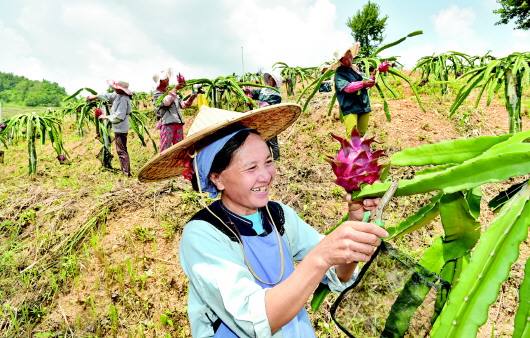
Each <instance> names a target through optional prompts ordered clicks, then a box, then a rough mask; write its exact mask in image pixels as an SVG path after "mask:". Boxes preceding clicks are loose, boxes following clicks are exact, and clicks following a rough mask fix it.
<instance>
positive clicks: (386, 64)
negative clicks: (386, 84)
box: [377, 61, 390, 73]
mask: <svg viewBox="0 0 530 338" xmlns="http://www.w3.org/2000/svg"><path fill="white" fill-rule="evenodd" d="M377 69H378V70H379V72H381V73H386V72H388V69H390V63H389V62H388V61H383V62H381V64H380V65H379V67H377Z"/></svg>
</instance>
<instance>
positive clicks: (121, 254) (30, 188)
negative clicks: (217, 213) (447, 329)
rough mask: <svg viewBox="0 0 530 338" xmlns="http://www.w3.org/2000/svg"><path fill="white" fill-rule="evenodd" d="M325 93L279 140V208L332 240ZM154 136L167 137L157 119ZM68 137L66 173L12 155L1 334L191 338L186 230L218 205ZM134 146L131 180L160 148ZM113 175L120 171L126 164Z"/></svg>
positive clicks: (0, 216)
mask: <svg viewBox="0 0 530 338" xmlns="http://www.w3.org/2000/svg"><path fill="white" fill-rule="evenodd" d="M393 86H394V88H395V89H396V91H397V93H398V97H399V98H400V101H398V100H396V99H390V98H389V101H391V102H392V103H396V104H397V103H399V102H402V100H411V101H412V102H413V106H414V107H416V104H415V103H414V101H413V100H414V99H411V98H410V93H409V92H408V91H407V89H406V86H404V85H400V84H398V83H394V82H393ZM425 90H426V91H427V90H429V91H431V92H425V93H424V94H423V96H422V100H424V103H425V105H426V108H427V110H428V111H429V112H433V111H434V112H435V111H436V109H438V110H439V111H440V113H439V115H440V116H442V117H443V114H444V111H445V110H446V109H447V107H448V106H449V105H450V102H451V97H450V96H449V97H441V96H436V95H435V94H434V89H428V88H426V89H425ZM387 94H388V93H387ZM319 95H320V94H317V97H318V98H317V101H316V102H315V103H314V104H312V105H311V108H310V111H311V113H310V114H309V113H308V114H304V115H303V116H302V117H301V119H300V120H299V121H298V122H297V124H296V125H295V126H294V127H293V129H292V130H288V131H287V132H286V133H284V134H282V135H280V146H281V152H282V158H281V160H280V161H279V162H278V179H277V183H276V185H275V187H274V189H273V191H272V199H275V200H280V201H282V202H284V203H286V204H288V205H290V206H291V207H293V208H294V209H295V210H296V211H297V212H298V213H299V214H300V215H301V216H302V217H303V218H304V219H305V220H306V221H307V222H308V223H309V224H312V225H313V226H314V227H315V228H316V229H318V230H319V231H324V230H325V229H328V228H330V227H331V226H333V225H335V223H336V222H337V219H338V218H339V217H340V216H342V214H343V213H344V211H345V208H344V205H343V202H342V200H341V198H342V190H341V189H340V188H338V187H336V186H335V185H334V184H333V182H332V181H333V179H332V176H331V171H330V169H329V165H328V164H327V163H326V162H325V161H324V160H323V155H324V154H332V153H333V152H334V151H336V150H337V143H336V142H334V141H332V140H331V139H330V138H329V132H330V131H333V132H336V133H340V132H341V130H342V126H341V125H340V122H338V121H337V120H335V119H334V118H333V116H331V117H330V116H328V115H327V104H326V103H327V102H323V101H322V100H323V99H322V98H321V97H320V96H319ZM322 97H324V96H322ZM372 97H373V98H374V99H373V102H374V103H378V102H380V101H379V99H378V98H377V95H372ZM387 97H390V95H387ZM466 104H467V103H466ZM317 106H319V108H316V107H317ZM396 107H397V108H399V106H396ZM469 107H470V106H466V105H465V106H463V107H462V109H463V110H465V109H470V108H469ZM14 108H16V107H14ZM335 109H336V108H335ZM5 111H7V109H6V108H5ZM10 111H15V112H16V111H17V110H16V109H14V110H10ZM193 112H194V111H193V110H188V111H186V114H185V116H186V117H187V118H188V119H189V118H191V116H193ZM394 112H395V113H396V114H397V113H400V111H398V109H396V110H395V111H394ZM476 113H480V112H476V111H470V114H469V116H468V117H467V120H465V121H463V122H461V121H460V120H458V119H454V120H449V119H446V121H447V124H448V125H451V126H453V125H458V124H459V123H462V127H461V128H457V129H458V130H459V131H460V132H461V133H463V134H464V135H465V133H466V132H467V130H468V129H469V128H471V126H472V125H474V124H476V120H474V116H476ZM382 115H383V112H382V109H379V110H375V111H374V120H373V123H374V124H372V125H371V128H370V131H369V132H370V133H372V135H376V137H377V139H378V140H379V141H383V142H385V144H384V145H381V147H383V146H384V147H388V148H389V149H393V150H392V151H395V150H397V149H401V148H402V147H403V144H405V145H406V144H407V143H406V142H407V141H408V140H407V139H406V136H407V135H401V136H400V137H399V138H397V139H396V138H393V137H392V136H391V135H392V134H391V131H392V128H393V126H392V124H388V123H387V122H384V121H385V120H384V118H381V119H380V120H378V117H379V116H382ZM188 121H189V120H188ZM376 121H377V123H378V126H379V127H378V129H377V130H376V129H374V128H373V126H374V125H375V122H376ZM187 126H189V124H188V125H187ZM421 126H424V127H423V128H422V129H421V130H422V132H421V137H423V138H424V141H425V142H426V141H429V140H430V139H431V138H432V137H433V135H434V132H435V131H436V127H435V126H434V124H433V123H432V121H430V120H427V121H425V122H422V123H421ZM150 128H151V129H150V130H151V131H152V134H153V135H157V134H158V132H157V130H156V129H154V121H151V125H150ZM63 130H64V131H65V137H64V142H65V147H66V149H67V151H68V152H69V154H70V163H69V164H67V165H60V164H59V163H58V162H57V160H56V159H55V156H56V155H55V153H54V151H53V149H52V147H51V146H50V145H49V144H45V145H40V144H39V145H38V146H37V154H38V164H37V174H36V175H35V176H34V177H28V176H27V151H26V148H25V144H16V145H11V146H10V147H9V148H8V149H7V150H6V157H5V163H4V164H3V165H2V166H1V167H0V170H1V175H2V176H1V177H0V179H1V182H0V184H1V189H0V190H1V191H0V304H1V306H0V336H5V337H17V336H30V335H33V336H41V337H54V336H64V335H71V334H72V332H73V334H74V335H75V336H109V335H110V336H111V335H116V336H128V335H129V336H157V337H158V336H162V337H163V336H172V337H189V336H191V334H190V328H189V325H188V321H187V315H186V293H187V284H186V279H185V277H184V274H183V272H182V270H181V269H180V267H179V260H178V256H177V248H178V242H179V239H180V234H181V231H182V227H183V225H184V224H185V223H186V221H187V220H188V219H189V218H190V217H191V216H192V215H193V214H194V213H195V212H196V211H197V210H199V209H200V208H201V204H200V202H201V201H202V202H203V203H209V202H210V200H209V199H208V198H204V197H203V196H200V195H199V194H198V193H196V192H194V191H192V190H191V189H190V187H189V185H188V182H186V181H184V180H182V179H181V178H175V179H173V180H169V181H165V182H159V183H153V184H142V183H139V182H138V181H137V180H136V179H134V178H132V179H129V178H126V177H124V176H122V175H120V174H119V173H117V172H112V171H106V170H102V169H101V165H100V162H99V161H98V159H97V158H96V157H95V155H96V154H97V152H98V151H99V149H100V147H101V145H100V144H99V142H97V141H96V140H94V138H93V133H94V131H93V130H91V129H87V133H86V135H85V137H80V136H78V135H77V133H76V130H75V126H74V125H73V120H72V119H66V120H65V121H64V123H63ZM287 135H289V136H287ZM413 136H414V137H418V135H413ZM128 146H129V152H130V155H131V161H132V162H131V166H132V171H133V173H137V172H138V171H139V169H140V168H141V166H142V165H143V164H144V163H145V162H146V161H147V160H148V159H149V158H151V157H152V155H153V150H152V148H151V147H150V146H148V147H147V148H144V147H142V146H141V145H140V143H139V142H138V140H137V139H133V138H131V140H130V141H129V144H128ZM113 154H114V149H113ZM113 166H114V167H115V168H119V163H118V160H117V156H114V159H113ZM405 174H406V173H404V174H403V175H405ZM421 203H424V201H423V200H421V199H419V198H416V199H413V198H411V199H408V200H407V199H398V200H396V202H395V205H393V207H392V210H391V211H389V212H388V214H387V215H386V220H387V221H388V222H389V223H391V222H395V221H398V220H400V219H403V218H404V217H406V215H407V214H410V213H411V212H413V211H414V210H416V208H417V207H418V206H419V205H421ZM435 224H436V223H435ZM438 234H439V228H437V227H436V226H434V225H433V226H429V227H426V228H424V229H421V230H420V231H416V232H414V233H412V234H409V235H406V236H404V237H403V238H401V239H400V240H399V241H397V245H398V246H399V247H400V248H402V250H404V251H406V252H407V253H409V254H411V255H414V256H416V257H418V256H420V255H421V252H422V248H424V247H425V246H426V245H429V244H430V242H431V241H432V239H433V237H435V236H436V235H438ZM367 295H368V296H369V295H370V293H367V294H366V295H364V296H366V297H368V296H367ZM364 296H363V297H364ZM514 297H516V296H514ZM334 298H335V296H331V297H329V299H327V300H326V301H325V302H324V305H323V308H322V310H321V311H320V312H318V313H312V314H311V319H312V322H313V323H315V327H316V331H317V335H318V336H320V337H341V334H340V333H339V330H338V329H337V328H336V327H335V325H333V324H331V323H330V318H329V316H328V314H327V311H328V310H329V307H330V304H331V302H332V301H333V300H334ZM504 299H505V302H506V299H509V297H508V296H505V297H504ZM504 306H505V307H506V304H504ZM508 308H509V307H508ZM383 314H384V313H383V311H376V313H375V315H377V316H380V317H381V316H383ZM65 318H66V320H65ZM507 326H509V325H508V324H507Z"/></svg>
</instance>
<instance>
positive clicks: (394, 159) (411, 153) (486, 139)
mask: <svg viewBox="0 0 530 338" xmlns="http://www.w3.org/2000/svg"><path fill="white" fill-rule="evenodd" d="M510 137H511V135H510V134H506V135H501V136H479V137H473V138H465V139H458V140H452V141H442V142H439V143H434V144H426V145H422V146H419V147H414V148H408V149H404V150H402V151H400V152H397V153H395V154H393V155H392V156H391V157H390V163H391V164H392V165H397V166H409V165H428V164H448V163H462V162H464V161H466V160H469V159H471V158H473V157H476V156H478V155H480V154H482V153H483V152H484V151H486V150H487V149H489V148H491V147H492V146H493V145H496V144H499V143H501V142H503V141H506V140H507V139H509V138H510Z"/></svg>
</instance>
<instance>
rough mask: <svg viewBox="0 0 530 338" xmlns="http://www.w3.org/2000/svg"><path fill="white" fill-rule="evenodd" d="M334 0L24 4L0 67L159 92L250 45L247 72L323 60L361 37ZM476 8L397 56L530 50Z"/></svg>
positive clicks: (72, 86)
mask: <svg viewBox="0 0 530 338" xmlns="http://www.w3.org/2000/svg"><path fill="white" fill-rule="evenodd" d="M334 1H335V0H269V1H261V0H245V1H240V0H221V1H204V0H203V1H184V0H171V1H170V0H153V1H150V2H144V1H139V0H133V1H129V2H127V3H124V2H117V1H106V0H92V1H90V2H88V1H78V0H71V1H68V2H64V1H61V0H48V1H46V2H43V1H41V0H21V1H19V2H17V7H16V10H14V9H13V8H11V11H9V13H10V15H9V17H8V15H4V16H2V15H3V13H6V11H3V12H2V13H0V41H2V45H3V47H4V46H8V47H6V48H4V49H5V52H4V51H3V52H2V53H0V67H1V68H0V71H7V72H13V73H16V74H19V75H24V76H27V77H29V78H31V79H42V78H45V79H47V80H51V81H55V82H58V83H59V84H61V85H63V86H65V87H66V89H67V91H69V92H71V91H73V90H76V89H78V88H81V87H86V86H89V87H93V88H94V89H96V90H102V89H104V88H105V80H107V79H109V78H113V79H122V80H126V81H129V82H130V83H131V88H132V89H133V90H149V89H151V88H152V85H153V83H152V80H151V75H152V74H153V73H154V72H156V71H158V70H160V69H163V68H166V67H172V68H173V69H175V70H176V71H178V72H182V73H183V74H184V75H186V77H187V78H197V77H214V76H219V75H226V74H229V73H232V72H236V73H240V72H241V47H243V48H244V63H245V71H257V70H259V69H260V68H261V69H268V68H270V67H272V64H273V63H274V62H276V61H284V62H287V63H288V64H289V65H295V66H315V65H319V64H321V63H322V62H324V61H328V60H330V59H331V58H332V55H333V51H334V50H337V49H344V48H346V47H347V46H348V45H349V44H351V43H352V42H353V38H352V37H351V36H350V32H349V30H348V29H347V28H346V26H345V25H344V23H343V22H339V21H343V19H344V18H343V17H342V16H341V15H342V14H344V13H337V7H336V6H335V4H334ZM489 1H490V2H491V1H492V0H489ZM0 8H1V5H0ZM475 10H477V9H476V8H475V9H473V8H468V7H458V6H450V7H448V8H445V9H443V10H441V11H439V12H438V13H436V14H435V15H433V16H432V18H431V19H432V21H431V22H432V25H433V26H432V27H433V29H425V31H426V34H424V35H422V36H419V37H414V38H411V39H410V41H409V40H408V39H407V41H405V42H404V43H403V44H402V45H398V46H396V47H393V48H392V49H391V50H390V51H389V52H388V53H391V54H392V55H401V56H402V59H401V61H402V62H403V63H404V64H405V65H407V66H411V65H413V64H414V63H415V61H416V60H417V59H418V58H419V57H420V56H423V55H430V54H432V53H440V52H445V51H447V50H452V49H454V50H459V51H463V52H467V53H470V54H474V55H476V54H481V53H485V52H486V51H487V50H488V49H493V50H494V53H493V54H494V55H497V54H498V52H499V51H501V48H502V51H506V53H508V52H511V51H513V50H529V49H530V46H529V44H530V36H529V33H528V32H520V31H514V32H512V31H507V33H506V34H504V35H503V44H502V47H501V44H499V46H498V48H497V50H495V48H492V46H493V47H497V46H494V45H493V43H492V41H491V40H490V39H489V38H490V37H489V36H486V35H483V34H480V32H479V27H480V25H481V24H482V21H483V20H482V19H479V17H478V14H477V13H479V12H475ZM392 20H394V18H392ZM395 20H397V18H396V19H395ZM338 22H339V23H338ZM426 28H427V27H426ZM498 29H500V28H498ZM429 32H433V33H429ZM504 37H505V39H504ZM504 40H506V41H504ZM487 47H489V48H487Z"/></svg>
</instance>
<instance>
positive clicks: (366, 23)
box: [346, 1, 388, 56]
mask: <svg viewBox="0 0 530 338" xmlns="http://www.w3.org/2000/svg"><path fill="white" fill-rule="evenodd" d="M387 19H388V15H387V16H385V17H383V18H379V6H378V5H377V4H375V3H372V2H370V1H368V3H367V4H366V5H364V7H363V9H362V10H360V11H357V13H356V14H355V15H354V16H352V17H351V18H348V21H347V22H346V25H347V26H348V27H350V29H351V35H352V36H353V38H354V39H355V40H356V41H359V42H360V43H361V51H360V53H359V54H360V56H368V55H370V54H372V52H373V51H374V50H375V48H376V47H377V46H378V45H379V44H380V43H381V42H382V41H383V31H384V30H385V27H386V20H387Z"/></svg>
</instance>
